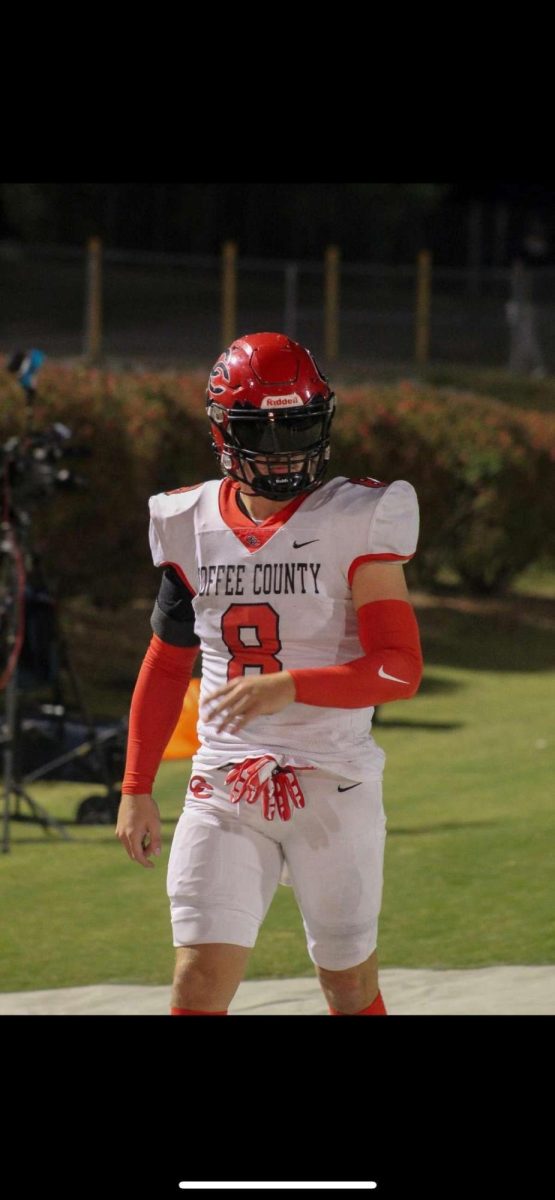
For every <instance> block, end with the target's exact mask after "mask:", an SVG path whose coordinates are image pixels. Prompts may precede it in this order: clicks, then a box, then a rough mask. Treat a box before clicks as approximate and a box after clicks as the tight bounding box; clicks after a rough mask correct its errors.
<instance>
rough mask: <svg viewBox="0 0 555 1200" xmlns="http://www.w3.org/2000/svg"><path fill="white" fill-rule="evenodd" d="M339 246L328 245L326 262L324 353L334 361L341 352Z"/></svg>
mask: <svg viewBox="0 0 555 1200" xmlns="http://www.w3.org/2000/svg"><path fill="white" fill-rule="evenodd" d="M340 258H341V251H340V249H339V246H328V247H327V248H326V257H325V264H324V354H325V357H326V360H327V361H328V362H333V360H334V359H336V358H337V356H338V354H339V262H340Z"/></svg>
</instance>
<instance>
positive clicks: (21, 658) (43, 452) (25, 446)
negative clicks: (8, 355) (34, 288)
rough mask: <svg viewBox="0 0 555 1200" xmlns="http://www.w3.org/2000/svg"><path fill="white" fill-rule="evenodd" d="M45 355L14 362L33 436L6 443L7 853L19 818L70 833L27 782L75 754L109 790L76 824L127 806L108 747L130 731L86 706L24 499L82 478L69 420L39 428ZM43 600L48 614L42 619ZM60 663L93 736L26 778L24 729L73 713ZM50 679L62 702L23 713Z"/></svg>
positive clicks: (61, 728) (91, 801)
mask: <svg viewBox="0 0 555 1200" xmlns="http://www.w3.org/2000/svg"><path fill="white" fill-rule="evenodd" d="M43 358H44V355H42V353H41V352H40V351H31V352H30V353H29V354H27V355H23V354H17V355H15V356H14V359H13V361H12V364H11V365H10V366H9V369H10V370H13V371H17V372H18V375H19V378H20V382H21V384H22V386H23V388H24V391H25V397H26V412H25V433H24V436H23V438H21V437H13V438H10V439H9V441H8V442H6V443H5V444H4V446H3V447H2V448H1V456H2V459H3V464H2V465H3V471H2V484H3V489H2V490H3V495H2V496H0V501H1V502H2V508H3V512H2V520H1V524H0V695H3V696H4V723H3V726H2V728H1V731H0V747H1V749H2V759H3V784H4V790H3V801H2V846H1V849H2V851H3V852H4V853H6V852H7V851H8V850H9V848H10V822H11V821H12V820H30V821H36V822H38V823H39V824H41V825H42V826H43V828H44V830H45V832H50V831H52V830H55V831H56V832H57V833H59V834H60V835H61V836H62V837H63V838H64V839H66V840H70V835H69V834H68V832H67V830H66V829H65V827H64V825H63V824H62V823H61V822H60V821H57V820H56V819H55V818H54V817H52V816H50V814H49V813H47V812H46V811H45V809H44V808H42V806H41V805H39V804H37V802H36V800H34V799H33V797H32V796H30V795H29V792H28V790H27V786H28V785H29V784H30V783H32V782H34V781H35V780H37V779H40V778H41V777H44V776H46V775H49V774H51V773H52V772H53V771H55V770H56V769H57V768H59V767H62V766H67V764H68V763H69V762H71V760H72V759H76V760H78V759H81V760H83V759H84V758H85V757H86V756H90V758H91V761H92V763H93V766H94V775H93V780H94V781H95V782H96V781H97V780H100V781H101V782H102V783H103V784H104V785H105V786H106V789H107V795H106V797H103V796H90V797H87V799H86V800H84V801H82V803H81V804H80V806H79V809H78V812H77V818H76V819H77V822H78V823H85V822H87V823H89V822H95V823H96V822H98V821H100V822H103V823H105V822H106V821H110V820H115V817H116V813H117V808H118V804H119V795H118V794H117V792H116V791H115V788H114V781H113V778H112V775H113V772H112V771H111V770H110V766H109V763H108V757H107V754H106V745H107V742H109V741H110V739H113V738H114V737H118V736H119V735H120V733H121V732H122V731H121V730H119V729H117V728H116V729H114V728H112V729H111V730H110V729H108V730H107V731H105V732H104V733H100V732H97V730H96V728H95V724H94V721H93V720H92V718H91V717H90V715H89V713H88V712H87V709H86V706H85V703H84V699H83V695H82V691H81V688H80V685H79V681H78V679H77V675H76V673H75V670H74V668H73V665H72V662H71V659H70V656H69V653H68V648H67V644H66V641H65V638H64V637H63V634H62V631H61V629H60V624H59V620H58V614H57V606H56V604H55V602H54V600H53V598H52V594H51V592H50V589H49V587H48V584H47V581H46V578H45V573H44V570H43V567H42V562H41V559H40V557H39V555H38V553H37V552H36V550H35V549H34V548H33V547H32V545H31V540H30V517H29V513H28V512H27V511H26V510H25V509H24V508H23V507H22V506H21V500H23V501H24V502H25V501H27V502H28V503H31V504H32V503H33V502H34V501H35V500H36V499H37V498H39V497H40V498H43V499H44V498H48V497H49V496H50V494H51V492H52V490H53V489H54V487H55V486H61V485H64V486H65V487H67V484H68V480H69V483H70V484H71V483H73V484H74V485H75V486H81V485H82V484H83V481H81V480H79V478H78V477H77V476H72V473H71V472H68V471H67V470H58V466H57V464H58V461H59V459H60V458H61V457H62V455H63V454H64V452H65V444H66V443H67V440H68V439H69V438H70V436H71V433H70V430H68V429H67V427H66V426H64V425H61V424H56V425H53V426H51V427H50V428H49V429H48V430H46V431H36V430H35V429H34V428H33V423H32V405H33V401H34V398H35V388H34V383H33V379H34V375H35V374H36V370H37V369H38V366H39V365H40V363H41V361H42V359H43ZM33 602H35V612H34V614H33ZM41 605H42V617H43V618H46V619H45V620H44V619H42V620H41V610H40V606H41ZM28 618H30V619H28ZM62 668H63V669H64V670H65V673H66V675H67V677H68V678H69V681H70V684H71V687H72V691H73V695H74V699H75V704H76V710H77V713H78V716H79V718H80V726H79V728H80V730H84V732H85V740H84V741H82V742H81V744H80V745H78V746H76V747H74V749H72V750H70V751H68V752H67V753H63V754H58V755H56V756H55V757H54V758H52V759H51V760H50V761H47V762H44V761H43V762H42V763H41V764H40V765H39V767H38V768H36V769H35V770H32V771H31V772H29V773H28V774H26V775H23V774H22V759H23V740H22V733H23V732H24V729H25V727H27V728H29V727H32V726H33V724H35V725H37V724H38V725H40V724H43V725H44V718H45V717H46V718H48V719H50V718H51V717H54V718H55V719H56V721H57V722H58V732H62V733H63V732H65V725H64V722H65V720H66V715H67V710H66V703H65V698H64V695H63V692H62V685H61V671H62ZM45 684H46V685H47V686H48V688H49V689H50V690H51V692H52V699H53V700H54V703H52V704H43V705H42V706H41V717H42V718H43V719H42V721H38V722H37V721H35V722H33V721H32V720H31V721H29V720H25V719H24V717H23V714H22V703H21V700H22V695H23V692H24V691H25V689H26V688H27V690H29V687H30V688H31V689H33V688H36V686H38V687H39V689H40V687H41V686H44V685H45ZM58 777H59V776H58ZM85 778H86V776H85ZM12 802H13V803H12ZM24 805H25V806H26V807H27V808H28V809H29V810H30V815H29V814H24V813H23V811H22V809H23V806H24Z"/></svg>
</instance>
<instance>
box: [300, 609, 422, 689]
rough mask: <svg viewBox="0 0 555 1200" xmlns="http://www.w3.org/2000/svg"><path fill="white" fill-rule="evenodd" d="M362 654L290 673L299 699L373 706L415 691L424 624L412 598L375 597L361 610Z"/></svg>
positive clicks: (417, 682) (420, 658) (359, 626)
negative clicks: (420, 626)
mask: <svg viewBox="0 0 555 1200" xmlns="http://www.w3.org/2000/svg"><path fill="white" fill-rule="evenodd" d="M357 621H358V634H359V638H360V644H361V646H362V649H363V650H364V656H363V657H362V658H355V659H353V660H352V661H351V662H347V663H342V664H341V665H340V666H337V667H307V668H306V669H301V670H299V671H297V670H292V671H290V672H289V674H290V675H291V676H292V678H293V680H294V683H295V700H296V701H297V702H298V703H299V704H315V705H318V707H320V708H369V707H370V706H372V705H376V704H385V703H387V701H388V700H403V699H409V697H410V696H414V694H415V692H416V691H417V690H418V685H419V683H420V680H421V678H422V651H421V649H420V637H419V634H418V625H417V623H416V617H415V615H414V612H413V609H412V606H411V605H410V604H409V603H408V601H407V600H373V601H371V603H370V604H363V605H362V607H361V608H359V609H358V612H357Z"/></svg>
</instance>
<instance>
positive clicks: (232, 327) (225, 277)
mask: <svg viewBox="0 0 555 1200" xmlns="http://www.w3.org/2000/svg"><path fill="white" fill-rule="evenodd" d="M236 332H237V243H236V242H224V244H223V246H222V340H223V345H224V346H229V343H230V342H232V341H233V339H234V337H235V335H236Z"/></svg>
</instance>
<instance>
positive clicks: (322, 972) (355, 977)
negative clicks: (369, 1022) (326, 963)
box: [317, 954, 378, 1012]
mask: <svg viewBox="0 0 555 1200" xmlns="http://www.w3.org/2000/svg"><path fill="white" fill-rule="evenodd" d="M317 972H318V978H319V980H320V984H321V987H322V989H323V991H324V994H325V995H326V998H327V999H328V1000H329V1002H330V1003H331V1004H333V1005H334V1006H335V1007H337V1008H340V1009H342V1010H344V1011H346V1012H357V1011H358V1010H359V1009H360V1008H363V1007H365V1006H366V1005H367V1004H371V1003H372V1000H374V999H375V997H376V996H377V994H378V968H377V961H376V956H375V954H372V955H371V956H370V958H369V959H367V960H366V961H365V962H363V963H357V965H356V966H354V967H348V968H347V969H346V970H343V971H331V970H329V969H328V968H325V967H317Z"/></svg>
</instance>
